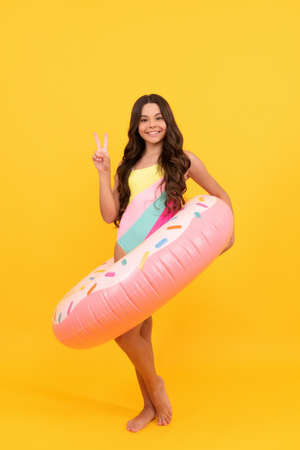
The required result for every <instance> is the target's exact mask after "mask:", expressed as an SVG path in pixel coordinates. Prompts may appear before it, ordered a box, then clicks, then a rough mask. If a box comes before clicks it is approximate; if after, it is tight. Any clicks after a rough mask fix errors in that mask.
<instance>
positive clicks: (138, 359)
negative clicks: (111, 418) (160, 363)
mask: <svg viewBox="0 0 300 450" xmlns="http://www.w3.org/2000/svg"><path fill="white" fill-rule="evenodd" d="M125 254H126V253H125V252H124V251H123V249H121V247H120V246H118V244H116V249H115V261H116V260H118V259H120V258H122V257H123V256H124V255H125ZM116 258H117V259H116ZM151 332H152V317H151V316H150V317H148V318H147V319H146V320H144V321H143V322H142V323H141V324H139V325H137V326H136V327H134V328H133V329H132V330H129V331H128V332H126V333H124V334H123V335H121V336H118V337H117V338H116V339H115V341H116V342H117V344H118V345H119V346H120V347H121V348H122V349H123V350H124V351H125V352H126V354H127V356H128V357H129V359H130V360H131V361H132V362H133V364H134V366H135V371H136V375H137V378H138V382H139V385H140V388H141V391H142V395H143V398H144V409H143V410H142V412H141V413H140V414H139V415H138V416H136V417H134V418H133V419H132V420H130V421H129V422H128V424H127V429H128V430H129V431H138V430H140V429H141V428H143V427H144V426H146V425H147V423H149V422H150V421H151V420H153V418H154V417H155V414H156V415H157V417H158V421H157V422H158V424H159V425H167V424H168V423H170V421H171V418H172V407H171V404H170V401H169V398H168V396H167V393H166V390H165V386H164V381H163V379H162V377H160V376H159V375H157V373H156V371H155V366H154V355H153V348H152V342H151Z"/></svg>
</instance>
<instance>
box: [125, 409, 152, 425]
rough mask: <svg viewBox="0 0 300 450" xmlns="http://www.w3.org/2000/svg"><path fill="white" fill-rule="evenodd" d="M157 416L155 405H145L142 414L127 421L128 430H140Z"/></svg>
mask: <svg viewBox="0 0 300 450" xmlns="http://www.w3.org/2000/svg"><path fill="white" fill-rule="evenodd" d="M154 417H155V409H154V408H153V406H151V405H149V406H145V407H144V409H143V410H142V411H141V412H140V414H139V415H138V416H136V417H134V418H133V419H131V420H129V421H128V422H127V430H128V431H139V430H141V429H142V428H144V427H145V426H146V425H147V424H148V423H149V422H151V420H153V419H154Z"/></svg>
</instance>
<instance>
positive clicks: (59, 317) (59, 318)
mask: <svg viewBox="0 0 300 450" xmlns="http://www.w3.org/2000/svg"><path fill="white" fill-rule="evenodd" d="M60 320H61V313H59V316H58V323H60Z"/></svg>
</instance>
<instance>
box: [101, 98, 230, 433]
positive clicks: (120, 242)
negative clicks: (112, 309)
mask: <svg viewBox="0 0 300 450" xmlns="http://www.w3.org/2000/svg"><path fill="white" fill-rule="evenodd" d="M128 137H129V141H128V144H127V145H126V147H125V150H124V155H123V158H122V161H121V162H120V164H119V166H118V168H117V171H116V174H115V178H114V188H113V190H112V189H111V185H110V179H111V173H110V158H109V155H108V150H107V147H108V145H107V144H108V137H107V134H105V136H104V147H103V148H101V149H100V150H97V151H95V153H94V154H93V156H92V159H93V162H94V164H95V166H96V168H97V170H98V173H99V184H100V194H99V201H100V211H101V215H102V217H103V219H104V220H105V222H107V223H112V222H114V224H115V226H116V227H117V228H118V231H117V242H116V245H115V250H114V261H115V262H116V261H118V260H119V259H121V258H122V257H123V256H125V255H126V254H127V253H128V252H130V251H131V250H133V249H134V248H135V247H136V246H137V245H139V244H140V243H141V242H143V241H144V240H145V239H147V238H148V236H150V235H151V234H152V233H153V232H154V231H155V230H156V229H157V228H159V227H160V226H161V225H163V224H164V223H165V222H166V221H168V220H169V219H170V218H171V217H173V215H175V214H176V212H178V210H179V209H181V207H182V205H184V204H185V200H184V198H183V196H182V195H183V194H184V193H185V192H186V183H185V181H186V180H187V178H189V177H191V178H192V179H194V180H195V181H196V182H197V183H198V184H199V185H200V186H202V187H203V188H204V189H205V190H206V191H207V192H209V193H210V194H211V195H215V196H218V197H219V198H222V199H223V200H224V201H226V202H227V203H228V204H229V205H230V207H231V202H230V199H229V196H228V195H227V193H226V192H225V190H224V189H223V188H222V187H221V186H220V185H219V184H218V183H217V182H216V181H215V180H214V178H213V177H212V176H211V175H209V173H208V172H207V170H206V168H205V166H204V164H203V163H202V161H201V160H200V159H199V158H198V157H197V156H196V155H194V154H193V153H192V152H189V151H184V150H183V149H182V143H183V137H182V134H181V132H180V131H179V129H178V127H177V124H176V122H175V119H174V116H173V113H172V111H171V108H170V106H169V104H168V103H167V101H166V100H165V99H164V98H163V97H161V96H160V95H156V94H150V95H144V96H142V97H140V98H139V99H138V100H137V101H136V102H135V104H134V106H133V109H132V112H131V118H130V126H129V131H128ZM231 208H232V207H231ZM233 239H234V236H232V238H231V241H230V242H229V244H228V246H227V247H226V248H225V249H224V250H223V252H224V251H226V250H227V249H228V248H229V247H231V245H232V244H233ZM223 252H222V253H223ZM151 332H152V316H150V317H148V318H147V319H146V320H144V321H143V322H142V323H140V324H138V325H137V326H135V327H134V328H132V329H131V330H129V331H127V332H126V333H124V334H122V335H121V336H118V337H117V338H116V339H115V342H116V343H117V344H118V345H119V346H120V348H121V349H122V350H123V351H124V352H125V353H126V354H127V356H128V357H129V359H130V360H131V362H132V363H133V365H134V367H135V371H136V376H137V379H138V383H139V386H140V389H141V392H142V395H143V399H144V408H143V410H142V411H141V413H140V414H139V415H138V416H136V417H134V418H133V419H131V420H129V421H128V423H127V429H128V430H129V431H138V430H140V429H142V428H144V427H145V426H146V425H147V424H148V423H149V422H151V421H152V420H153V419H154V418H155V417H156V416H157V423H158V424H159V425H167V424H169V423H170V422H171V419H172V406H171V403H170V400H169V397H168V395H167V392H166V388H165V383H164V380H163V378H162V377H161V376H160V375H158V374H157V372H156V368H155V364H154V355H153V347H152V342H151Z"/></svg>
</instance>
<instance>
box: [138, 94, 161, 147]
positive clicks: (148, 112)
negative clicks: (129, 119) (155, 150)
mask: <svg viewBox="0 0 300 450" xmlns="http://www.w3.org/2000/svg"><path fill="white" fill-rule="evenodd" d="M166 130H167V124H166V122H165V120H164V118H163V116H162V114H161V112H160V109H159V106H158V104H157V103H146V105H144V106H143V108H142V111H141V117H140V121H139V133H140V135H141V137H142V138H143V139H144V140H145V141H146V142H149V144H150V143H151V144H157V143H158V142H160V141H161V140H162V139H163V138H164V137H165V134H166ZM151 132H157V133H154V134H151Z"/></svg>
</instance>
